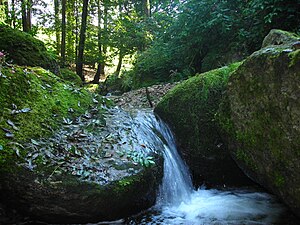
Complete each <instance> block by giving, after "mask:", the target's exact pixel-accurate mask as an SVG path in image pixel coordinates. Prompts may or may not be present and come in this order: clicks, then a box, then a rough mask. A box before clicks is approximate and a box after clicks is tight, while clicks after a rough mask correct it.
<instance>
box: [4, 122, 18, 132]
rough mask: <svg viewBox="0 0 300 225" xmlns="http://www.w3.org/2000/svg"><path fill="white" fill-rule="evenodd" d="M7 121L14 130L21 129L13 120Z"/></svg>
mask: <svg viewBox="0 0 300 225" xmlns="http://www.w3.org/2000/svg"><path fill="white" fill-rule="evenodd" d="M6 123H7V124H8V125H9V126H11V127H12V128H13V129H14V130H19V128H18V127H17V126H16V125H15V124H14V123H13V122H12V121H11V120H7V121H6Z"/></svg>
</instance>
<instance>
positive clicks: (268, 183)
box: [228, 31, 300, 216]
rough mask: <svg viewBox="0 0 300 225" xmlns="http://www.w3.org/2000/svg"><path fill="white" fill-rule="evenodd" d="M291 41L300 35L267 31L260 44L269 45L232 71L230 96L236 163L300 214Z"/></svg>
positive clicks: (297, 79) (298, 65)
mask: <svg viewBox="0 0 300 225" xmlns="http://www.w3.org/2000/svg"><path fill="white" fill-rule="evenodd" d="M274 34H276V35H275V36H276V37H274V38H271V37H272V35H274ZM278 35H279V36H278ZM291 37H292V41H290V40H291ZM268 39H270V40H269V41H267V40H268ZM295 39H299V37H295V36H294V35H293V34H289V33H287V32H284V31H271V33H270V34H269V35H268V36H267V37H266V39H265V40H264V44H263V46H266V45H268V44H266V42H268V43H272V44H273V45H272V46H267V47H266V48H263V49H261V50H259V51H257V52H255V53H254V54H252V55H251V56H250V57H248V58H247V59H246V61H245V62H244V63H243V64H242V65H241V66H240V67H239V68H238V69H237V70H236V72H235V73H234V74H233V75H232V76H231V78H230V82H229V88H228V95H229V102H230V108H231V111H230V112H231V113H230V120H231V121H232V125H231V127H232V128H233V130H232V132H231V133H230V136H231V139H230V140H231V141H230V150H231V153H232V155H233V157H234V159H235V161H236V162H237V163H238V164H239V166H240V167H241V168H242V169H243V171H244V172H245V173H246V174H248V175H249V176H250V177H251V178H252V179H253V180H254V181H256V182H258V183H260V184H261V185H262V186H264V187H265V188H267V189H268V190H270V191H271V192H273V193H275V194H276V195H277V196H279V197H280V198H281V199H282V201H283V202H285V203H286V204H287V205H288V206H290V208H291V209H292V210H293V211H294V212H295V213H296V214H297V215H298V216H300V189H299V187H300V176H299V174H300V164H299V159H300V158H299V157H300V151H299V150H300V141H299V140H300V139H299V137H300V123H299V118H300V101H299V99H300V88H299V87H300V57H299V55H300V54H299V50H297V49H294V50H291V49H292V47H291V45H293V43H294V41H295ZM286 40H287V42H286ZM274 42H276V43H278V42H280V43H281V42H285V43H282V45H278V46H275V45H274V44H276V43H274ZM280 43H279V44H280ZM289 43H290V44H289Z"/></svg>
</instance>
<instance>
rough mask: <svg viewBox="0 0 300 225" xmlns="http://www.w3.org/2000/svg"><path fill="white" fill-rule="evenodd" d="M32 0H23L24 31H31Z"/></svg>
mask: <svg viewBox="0 0 300 225" xmlns="http://www.w3.org/2000/svg"><path fill="white" fill-rule="evenodd" d="M31 9H32V0H21V11H22V26H23V31H24V32H27V33H28V32H30V31H31Z"/></svg>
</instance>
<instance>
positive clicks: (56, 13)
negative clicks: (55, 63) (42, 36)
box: [54, 0, 61, 55]
mask: <svg viewBox="0 0 300 225" xmlns="http://www.w3.org/2000/svg"><path fill="white" fill-rule="evenodd" d="M59 11H60V10H59V0H54V17H55V18H54V26H55V37H56V54H57V55H59V53H60V51H61V48H60V44H61V40H60V34H61V29H60V19H59Z"/></svg>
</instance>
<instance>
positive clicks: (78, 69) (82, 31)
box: [76, 0, 89, 82]
mask: <svg viewBox="0 0 300 225" xmlns="http://www.w3.org/2000/svg"><path fill="white" fill-rule="evenodd" d="M88 3H89V0H83V7H82V21H81V28H80V37H79V46H78V57H77V62H76V72H77V75H78V76H79V77H80V78H81V80H82V81H83V82H84V81H85V79H84V74H83V52H84V43H85V32H86V25H87V14H88Z"/></svg>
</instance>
